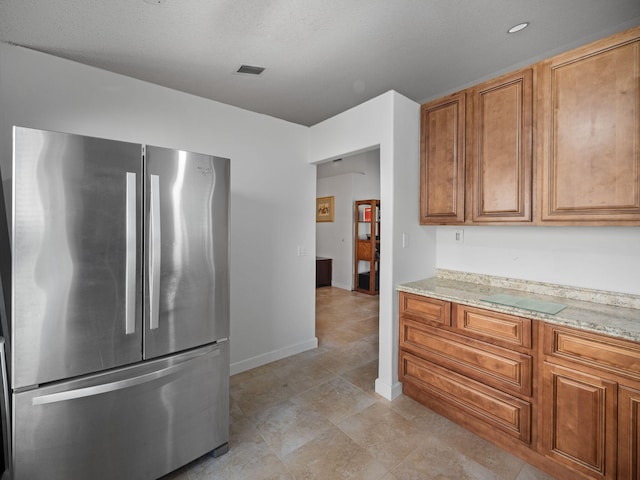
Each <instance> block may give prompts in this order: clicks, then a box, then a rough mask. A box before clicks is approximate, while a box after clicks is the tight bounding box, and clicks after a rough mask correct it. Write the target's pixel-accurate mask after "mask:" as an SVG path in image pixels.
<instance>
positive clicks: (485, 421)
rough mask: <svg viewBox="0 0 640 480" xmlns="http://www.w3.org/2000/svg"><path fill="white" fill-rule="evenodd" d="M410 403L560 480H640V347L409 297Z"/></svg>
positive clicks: (403, 343)
mask: <svg viewBox="0 0 640 480" xmlns="http://www.w3.org/2000/svg"><path fill="white" fill-rule="evenodd" d="M399 319H400V322H399V324H400V332H399V341H400V344H399V347H400V348H399V372H398V377H399V380H400V381H401V382H402V384H403V386H402V391H403V393H404V394H405V395H407V396H409V397H411V398H413V399H415V400H417V401H419V402H421V403H423V404H424V405H426V406H428V407H429V408H431V409H433V410H435V411H436V412H438V413H440V414H442V415H444V416H446V417H448V418H450V419H451V420H453V421H455V422H457V423H458V424H460V425H461V426H463V427H464V428H466V429H468V430H471V431H472V432H474V433H476V434H478V435H480V436H481V437H483V438H485V439H487V440H488V441H491V442H493V443H494V444H496V445H498V446H499V447H501V448H504V449H505V450H507V451H509V452H510V453H513V454H514V455H517V456H519V457H521V458H522V459H524V460H525V461H527V462H529V463H531V464H532V465H534V466H536V467H538V468H540V469H541V470H544V471H546V472H547V473H549V474H551V475H552V476H553V477H555V478H557V479H558V480H589V479H597V480H640V343H638V342H634V341H629V340H622V339H618V338H613V337H611V336H607V335H602V334H597V333H592V332H586V331H583V330H579V329H574V328H569V327H564V326H559V325H552V324H549V323H547V322H543V321H538V320H531V319H528V318H524V317H519V316H514V315H508V314H505V313H497V312H494V311H491V310H486V309H484V308H478V307H475V306H467V305H462V304H458V303H455V302H450V301H444V300H440V299H436V298H429V297H425V296H422V295H418V294H415V293H408V292H400V298H399Z"/></svg>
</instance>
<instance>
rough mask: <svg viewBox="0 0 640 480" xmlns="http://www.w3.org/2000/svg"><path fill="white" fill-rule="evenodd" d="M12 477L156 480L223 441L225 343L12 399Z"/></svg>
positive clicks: (226, 403) (226, 418)
mask: <svg viewBox="0 0 640 480" xmlns="http://www.w3.org/2000/svg"><path fill="white" fill-rule="evenodd" d="M14 425H15V430H14V442H13V446H14V451H13V468H14V477H13V478H14V480H38V479H46V480H87V479H92V480H100V479H104V480H113V479H121V480H127V479H149V480H151V479H155V478H158V477H161V476H162V475H165V474H167V473H169V472H171V471H173V470H175V469H177V468H179V467H180V466H182V465H185V464H187V463H189V462H190V461H192V460H195V459H196V458H198V457H200V456H202V455H204V454H205V453H207V452H209V451H211V450H213V449H216V448H217V447H219V446H221V445H224V444H226V443H227V442H228V435H229V352H228V343H227V342H224V343H222V344H218V345H213V346H209V347H205V348H201V349H197V350H192V351H189V352H186V353H183V354H179V355H176V356H173V357H169V358H167V359H160V360H155V361H152V362H148V363H143V364H138V365H136V366H134V367H125V368H123V369H120V370H116V371H114V372H110V373H103V374H99V375H95V376H91V377H88V378H85V379H83V380H76V381H72V382H68V383H64V384H60V385H55V386H49V387H46V388H41V389H38V390H35V391H29V392H23V393H18V394H15V395H14Z"/></svg>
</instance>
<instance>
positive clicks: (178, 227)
mask: <svg viewBox="0 0 640 480" xmlns="http://www.w3.org/2000/svg"><path fill="white" fill-rule="evenodd" d="M145 169H146V173H145V182H146V195H145V197H146V212H147V218H146V223H145V225H146V239H145V242H146V243H145V245H146V246H147V255H146V259H145V261H146V266H145V272H146V275H147V276H146V281H145V305H146V306H147V308H146V309H145V342H144V355H145V358H153V357H156V356H160V355H165V354H167V353H172V352H178V351H181V350H185V349H188V348H192V347H195V346H199V345H204V344H207V343H210V342H214V341H218V340H221V339H224V338H228V336H229V277H228V275H229V274H228V270H229V267H228V235H229V234H228V223H229V160H228V159H224V158H218V157H212V156H209V155H201V154H196V153H190V152H185V151H178V150H170V149H166V148H160V147H153V146H147V147H146V151H145Z"/></svg>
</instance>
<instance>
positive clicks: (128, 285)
mask: <svg viewBox="0 0 640 480" xmlns="http://www.w3.org/2000/svg"><path fill="white" fill-rule="evenodd" d="M136 204H137V199H136V174H135V173H133V172H127V199H126V210H127V212H126V222H127V227H126V242H127V246H126V254H125V258H126V260H125V262H126V267H125V268H126V273H125V286H124V288H125V297H124V305H125V306H124V308H125V329H124V332H125V334H127V335H129V334H131V333H134V332H135V331H136V243H137V242H136V223H137V219H136Z"/></svg>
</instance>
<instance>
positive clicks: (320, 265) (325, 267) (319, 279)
mask: <svg viewBox="0 0 640 480" xmlns="http://www.w3.org/2000/svg"><path fill="white" fill-rule="evenodd" d="M332 267H333V259H331V258H325V257H316V288H318V287H330V286H331V279H332Z"/></svg>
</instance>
